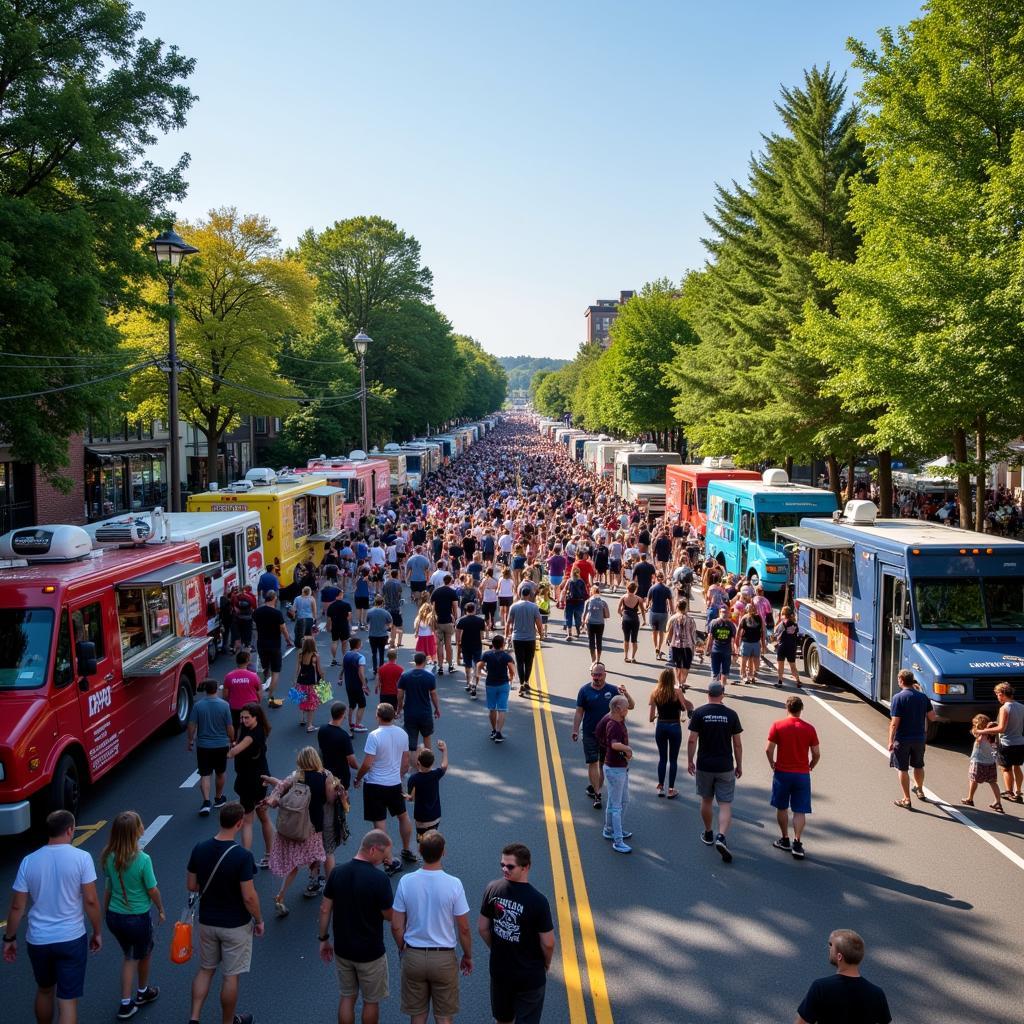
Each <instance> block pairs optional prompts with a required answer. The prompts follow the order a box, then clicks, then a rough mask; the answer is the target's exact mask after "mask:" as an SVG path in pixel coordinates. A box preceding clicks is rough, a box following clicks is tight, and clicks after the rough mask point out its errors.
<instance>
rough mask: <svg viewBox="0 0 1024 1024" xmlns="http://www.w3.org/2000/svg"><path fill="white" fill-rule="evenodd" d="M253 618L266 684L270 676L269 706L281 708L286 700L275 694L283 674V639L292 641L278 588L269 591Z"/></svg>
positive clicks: (257, 650)
mask: <svg viewBox="0 0 1024 1024" xmlns="http://www.w3.org/2000/svg"><path fill="white" fill-rule="evenodd" d="M252 620H253V625H254V626H255V628H256V653H257V655H258V656H259V659H260V669H261V671H262V673H263V682H264V684H265V685H266V684H267V683H268V678H269V688H268V690H267V707H269V708H279V707H281V706H282V705H283V704H284V701H282V700H280V699H279V698H278V697H276V696H275V694H276V693H277V683H278V679H279V678H280V675H281V665H282V656H281V641H282V640H283V641H284V642H285V643H286V644H288V645H289V646H290V645H291V642H292V641H291V637H290V636H289V635H288V627H287V625H285V621H284V615H283V614H282V613H281V610H280V609H279V608H278V607H277V591H276V590H268V591H267V596H266V597H265V598H264V603H263V605H262V607H260V608H257V609H256V611H255V612H253V616H252Z"/></svg>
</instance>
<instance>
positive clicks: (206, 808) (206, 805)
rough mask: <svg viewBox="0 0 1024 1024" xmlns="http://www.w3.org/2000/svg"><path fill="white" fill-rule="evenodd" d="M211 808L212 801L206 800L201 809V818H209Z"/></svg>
mask: <svg viewBox="0 0 1024 1024" xmlns="http://www.w3.org/2000/svg"><path fill="white" fill-rule="evenodd" d="M210 807H211V804H210V801H209V800H204V801H203V803H202V806H201V807H200V808H199V817H200V818H208V817H209V816H210Z"/></svg>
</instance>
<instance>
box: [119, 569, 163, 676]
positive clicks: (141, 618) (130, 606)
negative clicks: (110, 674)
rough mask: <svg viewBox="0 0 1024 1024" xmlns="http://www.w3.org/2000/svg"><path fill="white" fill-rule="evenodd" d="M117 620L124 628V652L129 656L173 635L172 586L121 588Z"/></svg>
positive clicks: (122, 651)
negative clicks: (170, 592)
mask: <svg viewBox="0 0 1024 1024" xmlns="http://www.w3.org/2000/svg"><path fill="white" fill-rule="evenodd" d="M117 621H118V626H119V627H120V630H121V656H122V657H123V658H124V659H125V660H127V659H128V658H131V657H133V656H134V655H136V654H140V653H142V652H143V651H145V650H146V649H147V648H149V647H152V646H153V645H154V644H158V643H160V641H161V640H166V639H167V637H169V636H173V635H174V623H173V619H172V615H171V600H170V594H169V592H168V588H166V587H159V586H143V587H126V588H124V589H121V588H118V591H117Z"/></svg>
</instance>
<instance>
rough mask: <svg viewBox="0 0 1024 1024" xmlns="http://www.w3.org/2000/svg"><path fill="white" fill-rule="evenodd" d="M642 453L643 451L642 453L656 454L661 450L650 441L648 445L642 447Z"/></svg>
mask: <svg viewBox="0 0 1024 1024" xmlns="http://www.w3.org/2000/svg"><path fill="white" fill-rule="evenodd" d="M640 451H642V452H656V451H659V448H658V446H657V445H656V444H652V443H651V442H650V441H648V442H647V443H646V444H642V445H640Z"/></svg>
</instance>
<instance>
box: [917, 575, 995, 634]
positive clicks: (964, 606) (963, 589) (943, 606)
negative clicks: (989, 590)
mask: <svg viewBox="0 0 1024 1024" xmlns="http://www.w3.org/2000/svg"><path fill="white" fill-rule="evenodd" d="M914 600H915V604H916V610H917V622H918V625H919V626H920V627H921V628H922V629H949V630H957V629H959V630H964V629H985V627H986V622H985V605H984V602H983V601H982V596H981V580H980V579H959V580H918V581H917V582H915V584H914Z"/></svg>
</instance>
